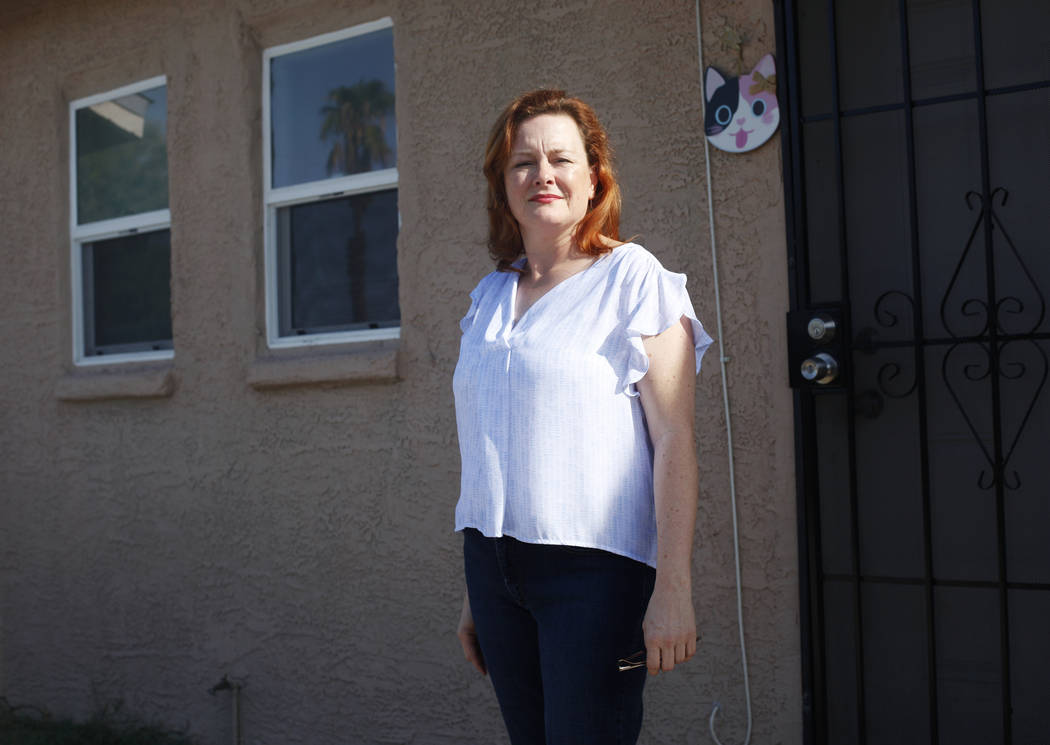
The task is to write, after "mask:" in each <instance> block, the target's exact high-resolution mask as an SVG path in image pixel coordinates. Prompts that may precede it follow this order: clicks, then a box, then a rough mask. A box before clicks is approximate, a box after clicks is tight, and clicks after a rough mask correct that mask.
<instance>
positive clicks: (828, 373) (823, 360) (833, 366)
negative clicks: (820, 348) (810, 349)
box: [800, 352, 839, 385]
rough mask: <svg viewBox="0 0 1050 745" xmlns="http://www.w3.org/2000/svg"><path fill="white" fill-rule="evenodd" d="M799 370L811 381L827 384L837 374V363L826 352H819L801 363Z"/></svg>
mask: <svg viewBox="0 0 1050 745" xmlns="http://www.w3.org/2000/svg"><path fill="white" fill-rule="evenodd" d="M800 372H801V373H802V377H803V378H804V379H806V380H808V381H809V382H811V383H819V384H820V385H827V384H828V383H830V382H832V381H833V380H835V378H837V377H838V376H839V363H838V361H837V360H836V359H835V358H834V357H832V356H831V355H830V354H828V353H827V352H819V353H818V354H815V355H813V356H812V357H809V358H807V359H806V360H805V361H804V362H803V363H802V368H801V370H800Z"/></svg>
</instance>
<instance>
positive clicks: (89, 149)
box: [75, 85, 168, 225]
mask: <svg viewBox="0 0 1050 745" xmlns="http://www.w3.org/2000/svg"><path fill="white" fill-rule="evenodd" d="M167 116H168V100H167V88H166V86H163V85H162V86H159V87H156V88H151V89H149V90H145V91H140V92H138V93H132V94H129V95H126V96H120V97H117V98H113V99H110V100H108V101H102V102H101V103H96V104H94V105H90V106H84V107H82V108H79V109H77V110H76V114H75V122H76V138H75V139H76V174H77V177H76V191H77V194H76V201H77V224H78V225H84V224H86V223H91V222H96V221H98V220H107V219H110V218H115V217H127V216H128V215H134V214H137V213H142V212H150V211H153V210H161V209H166V208H167V206H168V155H167Z"/></svg>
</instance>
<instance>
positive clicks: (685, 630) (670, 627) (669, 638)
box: [642, 574, 696, 675]
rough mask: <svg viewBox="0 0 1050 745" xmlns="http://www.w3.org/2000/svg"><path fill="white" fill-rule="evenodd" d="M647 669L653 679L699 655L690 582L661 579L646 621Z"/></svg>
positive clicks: (644, 630)
mask: <svg viewBox="0 0 1050 745" xmlns="http://www.w3.org/2000/svg"><path fill="white" fill-rule="evenodd" d="M642 632H643V633H644V634H645V666H646V667H647V668H648V669H649V674H650V675H656V674H657V673H659V672H660V671H663V672H670V671H671V670H673V669H674V666H675V665H680V664H682V663H683V662H685V661H686V660H688V659H689V658H690V657H692V656H693V655H694V654H696V614H695V612H694V611H693V592H692V583H691V582H690V580H689V578H688V577H686V578H671V579H666V578H661V576H660V575H659V574H657V578H656V587H655V588H654V589H653V596H652V597H651V598H650V599H649V608H648V609H647V610H646V611H645V620H644V621H642Z"/></svg>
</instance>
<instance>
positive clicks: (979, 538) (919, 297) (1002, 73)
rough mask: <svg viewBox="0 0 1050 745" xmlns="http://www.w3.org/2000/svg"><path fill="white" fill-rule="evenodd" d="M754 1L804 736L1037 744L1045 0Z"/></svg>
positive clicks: (834, 741)
mask: <svg viewBox="0 0 1050 745" xmlns="http://www.w3.org/2000/svg"><path fill="white" fill-rule="evenodd" d="M776 9H777V11H778V24H779V26H778V45H779V60H778V62H779V65H780V67H781V79H780V81H778V88H779V95H780V98H781V105H782V106H783V107H784V108H785V111H786V115H785V117H784V118H783V120H784V128H785V129H784V153H785V154H784V164H785V183H786V190H787V204H788V210H787V216H788V230H789V236H788V237H789V271H790V274H791V277H792V313H791V314H789V323H788V326H789V338H790V344H789V347H790V357H791V360H790V364H791V376H792V380H793V384H794V385H796V388H797V391H798V392H797V395H796V412H797V443H798V451H797V452H798V459H797V465H798V473H799V480H798V484H799V502H798V504H799V530H800V547H801V554H802V556H801V569H802V575H803V576H802V585H801V598H802V611H803V619H802V625H803V640H802V645H803V652H804V654H803V658H804V678H805V679H804V692H805V696H804V703H805V708H806V718H805V721H806V732H805V739H806V742H807V743H819V744H820V745H845V744H849V743H859V744H861V745H876V744H878V745H882V744H885V745H908V744H909V743H924V744H929V743H935V744H939V745H970V744H973V745H989V744H995V743H1005V744H1007V745H1048V744H1050V383H1048V373H1050V308H1048V307H1047V306H1048V300H1050V0H778V2H776ZM803 370H804V373H805V374H803Z"/></svg>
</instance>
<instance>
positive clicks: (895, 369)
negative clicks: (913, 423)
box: [875, 290, 919, 398]
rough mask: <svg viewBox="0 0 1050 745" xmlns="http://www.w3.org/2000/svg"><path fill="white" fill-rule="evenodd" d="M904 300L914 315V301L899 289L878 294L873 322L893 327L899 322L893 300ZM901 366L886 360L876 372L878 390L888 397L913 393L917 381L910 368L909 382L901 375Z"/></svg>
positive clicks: (899, 312) (897, 311)
mask: <svg viewBox="0 0 1050 745" xmlns="http://www.w3.org/2000/svg"><path fill="white" fill-rule="evenodd" d="M897 300H904V301H905V305H906V309H907V311H908V312H910V313H911V314H912V316H913V317H914V314H915V301H914V300H913V299H912V297H911V295H909V294H908V293H906V292H901V291H900V290H889V291H888V292H884V293H882V294H881V295H879V297H878V299H877V300H876V301H875V322H876V323H878V324H879V325H880V326H882V327H883V328H893V327H894V326H897V325H898V324H899V323H900V314H901V311H900V310H899V309H895V308H894V307H893V303H894V301H897ZM901 372H902V370H901V366H900V365H899V364H898V363H896V362H886V363H884V364H883V365H882V366H881V367H879V371H878V373H877V374H876V378H875V379H876V380H877V381H878V384H879V391H880V392H881V393H882V394H884V395H886V396H888V397H889V398H906V397H908V396H910V395H911V394H912V393H914V391H915V388H916V386H917V385H918V383H919V381H918V379H917V377H916V375H915V369H914V367H913V368H912V371H911V378H910V382H909V379H908V378H906V377H901Z"/></svg>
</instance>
